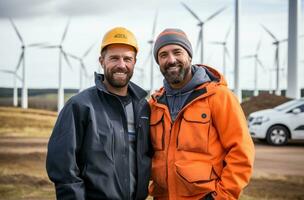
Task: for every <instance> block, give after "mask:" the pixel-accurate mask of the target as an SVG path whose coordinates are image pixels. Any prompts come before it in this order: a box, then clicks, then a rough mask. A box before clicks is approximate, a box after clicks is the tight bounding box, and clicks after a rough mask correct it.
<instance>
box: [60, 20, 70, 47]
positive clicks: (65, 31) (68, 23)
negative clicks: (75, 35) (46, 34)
mask: <svg viewBox="0 0 304 200" xmlns="http://www.w3.org/2000/svg"><path fill="white" fill-rule="evenodd" d="M70 22H71V20H70V19H68V22H67V25H66V26H65V29H64V32H63V35H62V38H61V41H60V44H62V43H63V41H64V39H65V37H66V34H67V32H68V29H69V25H70Z"/></svg>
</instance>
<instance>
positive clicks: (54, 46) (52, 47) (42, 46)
mask: <svg viewBox="0 0 304 200" xmlns="http://www.w3.org/2000/svg"><path fill="white" fill-rule="evenodd" d="M39 47H40V48H42V49H55V48H59V47H60V46H59V45H41V46H39Z"/></svg>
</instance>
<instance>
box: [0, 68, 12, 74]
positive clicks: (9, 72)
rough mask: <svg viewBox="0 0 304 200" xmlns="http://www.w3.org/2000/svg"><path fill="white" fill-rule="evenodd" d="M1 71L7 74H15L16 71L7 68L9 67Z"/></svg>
mask: <svg viewBox="0 0 304 200" xmlns="http://www.w3.org/2000/svg"><path fill="white" fill-rule="evenodd" d="M0 72H3V73H7V74H15V72H14V71H11V70H7V69H0Z"/></svg>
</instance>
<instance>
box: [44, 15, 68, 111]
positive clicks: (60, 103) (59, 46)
mask: <svg viewBox="0 0 304 200" xmlns="http://www.w3.org/2000/svg"><path fill="white" fill-rule="evenodd" d="M69 25H70V20H68V22H67V25H66V27H65V29H64V32H63V35H62V37H61V41H60V43H59V44H57V45H46V46H43V47H42V48H46V49H59V63H58V64H59V65H58V103H57V110H58V112H59V111H60V110H61V109H62V108H63V105H64V89H63V86H62V77H63V76H62V56H63V58H64V59H65V61H66V63H67V64H68V66H69V67H70V68H71V69H72V65H71V63H70V61H69V58H68V55H67V53H66V52H65V51H64V49H63V46H62V44H63V42H64V40H65V37H66V35H67V31H68V28H69Z"/></svg>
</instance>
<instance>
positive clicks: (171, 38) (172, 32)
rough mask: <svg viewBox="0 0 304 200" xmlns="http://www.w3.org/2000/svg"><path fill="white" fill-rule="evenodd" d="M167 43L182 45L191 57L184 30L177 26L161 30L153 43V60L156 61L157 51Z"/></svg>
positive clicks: (189, 45)
mask: <svg viewBox="0 0 304 200" xmlns="http://www.w3.org/2000/svg"><path fill="white" fill-rule="evenodd" d="M168 44H177V45H180V46H181V47H183V48H184V49H185V50H186V51H187V52H188V54H189V56H190V57H191V58H192V46H191V43H190V41H189V40H188V38H187V35H186V34H185V33H184V31H182V30H180V29H177V28H168V29H165V30H164V31H163V32H161V33H160V34H159V35H158V37H157V39H156V41H155V44H154V49H153V54H154V58H155V61H156V62H157V63H158V56H157V54H158V51H159V49H160V48H162V47H163V46H166V45H168Z"/></svg>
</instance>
